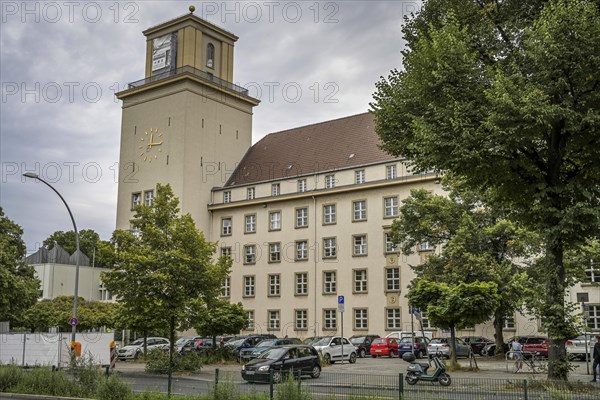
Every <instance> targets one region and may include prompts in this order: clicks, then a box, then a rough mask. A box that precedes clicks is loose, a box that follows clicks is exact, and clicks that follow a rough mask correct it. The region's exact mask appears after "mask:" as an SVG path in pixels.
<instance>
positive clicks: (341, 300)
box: [338, 296, 344, 364]
mask: <svg viewBox="0 0 600 400" xmlns="http://www.w3.org/2000/svg"><path fill="white" fill-rule="evenodd" d="M338 311H339V312H340V321H341V327H342V337H341V338H340V344H341V346H342V364H344V296H338Z"/></svg>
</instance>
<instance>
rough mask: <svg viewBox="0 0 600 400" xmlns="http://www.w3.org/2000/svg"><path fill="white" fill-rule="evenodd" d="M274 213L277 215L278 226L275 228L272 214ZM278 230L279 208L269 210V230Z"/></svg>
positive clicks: (279, 220)
mask: <svg viewBox="0 0 600 400" xmlns="http://www.w3.org/2000/svg"><path fill="white" fill-rule="evenodd" d="M274 215H279V219H278V220H277V223H278V224H279V227H275V228H274V227H273V216H274ZM280 230H281V210H273V211H269V232H274V231H280Z"/></svg>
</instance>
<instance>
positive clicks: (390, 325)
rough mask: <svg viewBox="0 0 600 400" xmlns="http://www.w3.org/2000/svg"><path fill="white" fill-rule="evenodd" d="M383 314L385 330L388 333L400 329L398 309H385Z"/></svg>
mask: <svg viewBox="0 0 600 400" xmlns="http://www.w3.org/2000/svg"><path fill="white" fill-rule="evenodd" d="M385 314H386V315H385V316H386V318H385V329H387V330H390V331H392V330H399V329H401V326H400V309H399V308H386V310H385Z"/></svg>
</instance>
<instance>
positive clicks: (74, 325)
mask: <svg viewBox="0 0 600 400" xmlns="http://www.w3.org/2000/svg"><path fill="white" fill-rule="evenodd" d="M23 176H24V177H26V178H32V179H37V180H38V181H40V182H42V183H43V184H45V185H46V186H48V187H49V188H50V189H52V190H54V193H56V194H57V195H58V197H60V199H61V200H62V202H63V203H64V204H65V207H67V211H68V212H69V216H70V217H71V222H73V229H74V230H75V246H76V247H77V250H76V252H77V256H76V257H75V259H76V264H75V265H76V266H75V293H74V294H75V297H74V298H73V319H72V320H71V326H72V329H71V352H72V353H73V352H74V351H75V349H74V348H73V346H74V345H75V333H76V331H77V297H78V292H79V232H78V231H77V225H75V218H73V213H71V209H70V208H69V205H68V204H67V202H66V201H65V199H64V198H63V197H62V196H61V194H60V193H58V190H56V189H54V187H52V185H50V184H49V183H48V182H46V181H45V180H43V179H42V178H40V177H39V175H38V174H35V173H33V172H26V173H24V174H23ZM73 356H74V354H71V357H72V360H74V357H73Z"/></svg>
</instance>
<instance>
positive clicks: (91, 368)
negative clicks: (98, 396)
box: [73, 356, 104, 393]
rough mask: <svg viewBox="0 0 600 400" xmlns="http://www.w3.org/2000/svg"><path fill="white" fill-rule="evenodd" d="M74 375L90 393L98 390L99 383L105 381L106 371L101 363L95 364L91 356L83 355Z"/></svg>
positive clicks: (74, 369)
mask: <svg viewBox="0 0 600 400" xmlns="http://www.w3.org/2000/svg"><path fill="white" fill-rule="evenodd" d="M73 376H74V377H75V380H76V381H77V382H79V383H80V384H81V385H82V386H83V387H84V388H86V389H87V390H88V391H89V392H90V393H94V392H96V388H97V387H98V385H99V384H100V383H101V382H103V381H104V373H103V372H102V369H101V367H100V365H98V364H94V360H93V358H92V357H91V356H89V357H86V356H84V357H81V358H79V359H78V360H77V363H76V364H75V367H74V368H73Z"/></svg>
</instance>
